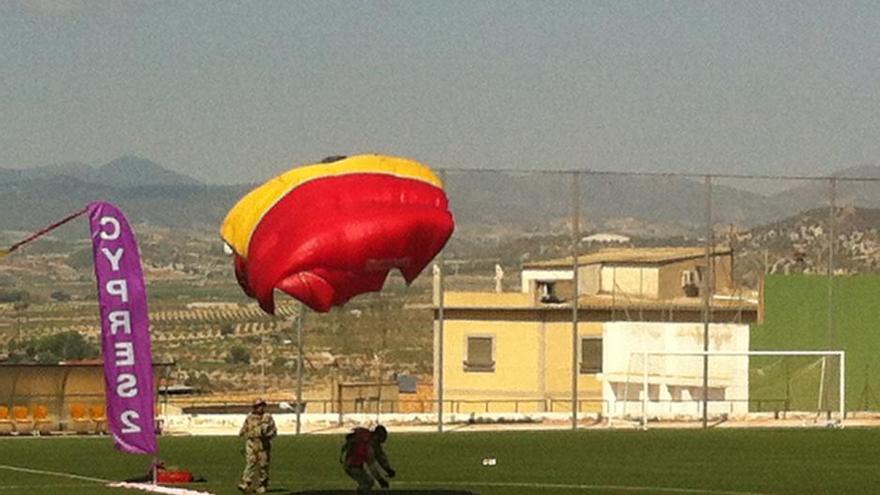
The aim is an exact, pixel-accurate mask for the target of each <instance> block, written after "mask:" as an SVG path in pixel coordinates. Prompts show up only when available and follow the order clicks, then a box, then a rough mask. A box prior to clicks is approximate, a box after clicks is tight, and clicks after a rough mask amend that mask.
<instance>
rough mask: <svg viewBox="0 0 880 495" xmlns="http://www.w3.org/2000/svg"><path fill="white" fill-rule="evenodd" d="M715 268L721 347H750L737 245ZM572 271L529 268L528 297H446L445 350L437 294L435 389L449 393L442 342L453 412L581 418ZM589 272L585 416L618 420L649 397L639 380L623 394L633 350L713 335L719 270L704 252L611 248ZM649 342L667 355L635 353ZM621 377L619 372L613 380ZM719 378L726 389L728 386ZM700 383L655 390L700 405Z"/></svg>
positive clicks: (750, 303)
mask: <svg viewBox="0 0 880 495" xmlns="http://www.w3.org/2000/svg"><path fill="white" fill-rule="evenodd" d="M712 260H713V263H712V270H711V271H712V273H713V275H714V276H713V277H712V280H713V282H714V284H713V285H714V288H715V290H714V293H715V295H714V296H713V297H712V299H711V301H710V306H711V320H710V321H711V324H710V330H711V335H712V338H710V349H716V350H731V349H735V350H748V324H749V323H751V322H753V321H755V319H756V318H757V301H755V300H749V299H745V298H743V297H740V295H739V294H738V293H737V290H736V288H735V287H734V283H733V277H732V276H731V273H732V268H733V253H732V252H731V251H730V250H729V249H726V248H725V249H716V250H715V252H714V255H713V257H712ZM572 264H573V263H572V258H571V257H569V258H567V259H560V260H550V261H544V262H535V263H528V264H525V265H523V269H522V285H521V287H522V289H521V290H520V291H519V292H449V291H447V292H445V293H444V294H443V332H442V333H443V338H442V342H441V340H440V331H439V330H440V323H439V301H440V299H439V298H440V294H439V290H435V301H434V303H435V339H434V346H435V349H434V351H435V352H434V355H435V363H434V364H435V366H434V373H435V380H434V383H435V387H437V386H438V380H437V379H436V377H437V376H438V375H439V372H440V360H439V356H440V346H441V344H442V347H443V365H442V366H443V395H444V403H445V410H447V411H451V412H514V411H520V412H529V411H558V412H564V411H570V410H571V389H572V355H573V353H572V329H573V326H574V325H573V322H572V319H573V318H572V317H573V311H572V301H573V300H574V291H573V284H572V278H573V277H572V273H573V271H572ZM577 266H578V278H579V281H578V289H579V290H578V296H577V304H578V335H577V364H576V367H577V381H578V396H579V399H581V404H580V408H581V410H582V411H584V412H602V413H608V412H610V411H612V410H613V409H614V408H615V406H614V403H615V401H619V400H620V399H621V394H623V395H628V397H627V398H626V399H625V400H633V401H635V400H637V396H638V393H636V394H634V395H630V392H631V390H630V388H629V383H626V386H624V387H623V388H621V383H619V382H620V381H621V380H625V381H628V378H627V377H625V376H623V375H624V374H621V373H620V370H621V369H624V370H626V369H631V368H633V367H635V368H638V366H637V365H633V364H632V363H631V362H630V361H631V360H632V351H635V350H638V351H646V350H650V351H655V350H664V348H674V349H677V350H681V349H688V350H691V349H692V350H702V332H701V331H696V330H698V329H702V325H701V324H699V323H700V322H701V321H702V309H703V304H702V298H701V297H699V296H700V294H699V290H700V285H701V280H702V277H703V276H705V274H706V273H708V270H707V269H706V264H705V255H704V252H703V250H702V248H646V249H641V248H629V249H625V248H614V249H604V250H600V251H598V252H595V253H591V254H587V255H582V256H579V257H578V265H577ZM437 288H438V289H439V287H437ZM621 322H623V323H624V324H621ZM627 322H632V323H634V325H627V324H626V323H627ZM636 322H638V324H637V325H635V323H636ZM640 342H645V343H646V344H645V345H649V344H647V343H650V345H652V346H655V347H653V348H651V349H635V346H636V345H637V344H638V343H640ZM610 343H613V345H606V344H610ZM658 346H659V347H661V348H656V347H658ZM611 369H613V370H614V373H606V372H605V371H606V370H611ZM633 371H634V372H636V371H638V372H639V373H640V372H641V371H640V370H635V369H634V370H633ZM612 375H613V376H612ZM726 379H729V377H727V378H726ZM719 380H721V378H720V377H716V380H715V382H716V383H715V385H717V387H718V388H722V385H721V382H720V381H719ZM692 381H693V380H692V379H690V378H689V379H688V384H685V383H684V382H682V383H679V384H678V385H676V384H675V383H668V384H667V383H665V382H662V380H659V379H658V380H653V382H656V383H657V387H654V386H652V387H651V390H649V394H651V396H656V397H657V398H658V399H663V398H671V399H673V400H674V399H676V398H677V397H678V398H683V399H687V398H693V397H694V396H695V394H699V393H701V392H699V391H698V390H696V389H694V388H693V387H692V386H691V385H692V383H691V382H692ZM667 385H668V386H667ZM710 385H712V384H710ZM737 386H738V387H741V386H742V383H737ZM640 388H641V387H640ZM438 392H439V391H438V390H435V394H436V393H438ZM740 392H741V391H740ZM639 393H640V390H639ZM710 393H712V391H711V390H710ZM715 393H716V395H717V394H719V393H720V394H723V393H724V392H723V390H720V389H719V390H716V391H715Z"/></svg>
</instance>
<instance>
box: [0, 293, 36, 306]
mask: <svg viewBox="0 0 880 495" xmlns="http://www.w3.org/2000/svg"><path fill="white" fill-rule="evenodd" d="M30 300H31V294H30V292H28V291H26V290H0V303H9V302H11V303H16V306H15V308H16V310H17V309H18V303H27V302H28V301H30ZM25 307H27V306H25Z"/></svg>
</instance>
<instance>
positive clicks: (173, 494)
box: [107, 483, 214, 495]
mask: <svg viewBox="0 0 880 495" xmlns="http://www.w3.org/2000/svg"><path fill="white" fill-rule="evenodd" d="M107 486H110V487H113V488H128V489H130V490H143V491H145V492H153V493H167V494H169V495H214V494H213V493H210V492H198V491H195V490H187V489H186V488H169V487H167V486H160V485H150V484H146V483H110V484H109V485H107Z"/></svg>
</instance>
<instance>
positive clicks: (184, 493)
mask: <svg viewBox="0 0 880 495" xmlns="http://www.w3.org/2000/svg"><path fill="white" fill-rule="evenodd" d="M0 469H6V470H7V471H17V472H20V473H28V474H41V475H44V476H56V477H58V478H68V479H73V480H83V481H91V482H94V483H101V484H104V485H107V486H112V487H114V488H127V489H130V490H144V491H148V492H154V493H168V494H173V495H213V494H212V493H209V492H197V491H194V490H187V489H185V488H168V487H163V486H158V485H148V484H142V483H124V482H116V481H112V480H105V479H104V478H94V477H92V476H80V475H78V474H70V473H60V472H57V471H44V470H42V469H31V468H24V467H20V466H6V465H2V464H0ZM54 486H58V485H53V487H54ZM0 488H2V489H6V487H0ZM28 488H33V487H32V486H29V487H28Z"/></svg>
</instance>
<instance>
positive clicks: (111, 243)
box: [88, 202, 156, 454]
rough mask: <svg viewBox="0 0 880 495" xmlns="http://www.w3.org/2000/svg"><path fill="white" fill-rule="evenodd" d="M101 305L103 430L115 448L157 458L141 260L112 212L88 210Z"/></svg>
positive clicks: (104, 206)
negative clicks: (111, 436) (103, 394)
mask: <svg viewBox="0 0 880 495" xmlns="http://www.w3.org/2000/svg"><path fill="white" fill-rule="evenodd" d="M88 214H89V225H90V227H91V232H92V246H93V248H94V253H93V254H94V257H95V276H96V277H97V279H98V302H99V303H100V305H101V351H102V354H103V356H104V384H105V387H106V396H107V425H108V427H109V430H110V433H111V434H112V435H113V441H114V443H115V445H116V448H117V449H119V450H121V451H123V452H129V453H132V454H156V431H155V424H156V422H155V418H154V400H153V359H152V352H151V350H150V322H149V319H148V317H147V294H146V290H145V287H144V274H143V271H142V269H141V257H140V253H139V252H138V247H137V243H136V241H135V238H134V234H133V233H132V231H131V227H130V226H129V225H128V221H127V220H126V219H125V216H123V215H122V212H121V211H119V209H118V208H116V206H114V205H112V204H110V203H105V202H95V203H91V204H89V206H88Z"/></svg>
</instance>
